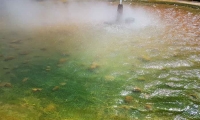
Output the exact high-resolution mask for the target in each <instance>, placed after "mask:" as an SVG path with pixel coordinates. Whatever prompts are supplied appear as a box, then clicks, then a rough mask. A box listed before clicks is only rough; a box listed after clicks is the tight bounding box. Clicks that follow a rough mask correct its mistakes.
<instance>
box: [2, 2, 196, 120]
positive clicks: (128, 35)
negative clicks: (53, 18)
mask: <svg viewBox="0 0 200 120" xmlns="http://www.w3.org/2000/svg"><path fill="white" fill-rule="evenodd" d="M131 7H133V8H137V9H136V10H138V12H140V13H141V16H140V17H138V18H136V19H135V23H132V24H125V23H118V24H115V23H113V24H106V23H104V22H101V23H98V24H93V23H71V24H65V25H60V24H58V25H55V26H43V27H36V28H32V29H20V28H19V29H16V28H15V29H12V28H6V27H7V25H5V24H4V22H5V21H3V20H2V22H1V26H3V27H1V31H0V59H1V62H0V66H2V67H1V70H0V71H1V72H0V118H1V119H2V120H11V119H12V120H26V119H29V120H93V119H100V120H112V119H113V120H132V119H133V120H137V119H138V120H141V119H147V120H156V119H163V120H171V119H174V120H179V119H200V108H199V101H200V94H199V90H200V81H199V80H200V69H199V68H200V64H199V63H200V48H199V45H200V36H199V34H200V30H199V25H200V24H199V18H200V15H199V13H200V12H199V9H192V8H186V7H181V6H168V5H155V4H154V5H151V4H150V5H145V6H141V5H137V6H131ZM140 9H142V10H140ZM146 11H150V12H151V15H152V16H154V17H156V19H153V18H151V20H152V21H151V20H150V23H149V22H144V25H143V24H139V23H140V22H139V21H140V20H143V17H144V18H145V15H146V14H143V12H146ZM147 18H148V17H147ZM149 19H150V18H149ZM145 20H146V21H148V19H146V18H145Z"/></svg>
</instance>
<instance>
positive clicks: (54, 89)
mask: <svg viewBox="0 0 200 120" xmlns="http://www.w3.org/2000/svg"><path fill="white" fill-rule="evenodd" d="M58 89H60V87H59V86H55V87H54V88H53V89H52V90H53V91H57V90H58Z"/></svg>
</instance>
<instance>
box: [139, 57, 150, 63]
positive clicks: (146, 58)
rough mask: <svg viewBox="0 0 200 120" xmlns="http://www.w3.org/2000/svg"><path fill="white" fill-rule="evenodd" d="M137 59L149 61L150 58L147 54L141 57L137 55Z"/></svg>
mask: <svg viewBox="0 0 200 120" xmlns="http://www.w3.org/2000/svg"><path fill="white" fill-rule="evenodd" d="M139 60H141V61H143V62H149V61H151V58H150V57H148V56H141V57H139Z"/></svg>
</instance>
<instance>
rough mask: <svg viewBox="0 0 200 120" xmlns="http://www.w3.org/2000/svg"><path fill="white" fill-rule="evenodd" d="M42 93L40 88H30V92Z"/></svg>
mask: <svg viewBox="0 0 200 120" xmlns="http://www.w3.org/2000/svg"><path fill="white" fill-rule="evenodd" d="M40 91H42V88H32V92H40Z"/></svg>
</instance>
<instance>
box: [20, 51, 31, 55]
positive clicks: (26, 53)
mask: <svg viewBox="0 0 200 120" xmlns="http://www.w3.org/2000/svg"><path fill="white" fill-rule="evenodd" d="M28 54H29V52H27V51H23V52H20V53H19V55H28Z"/></svg>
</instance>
